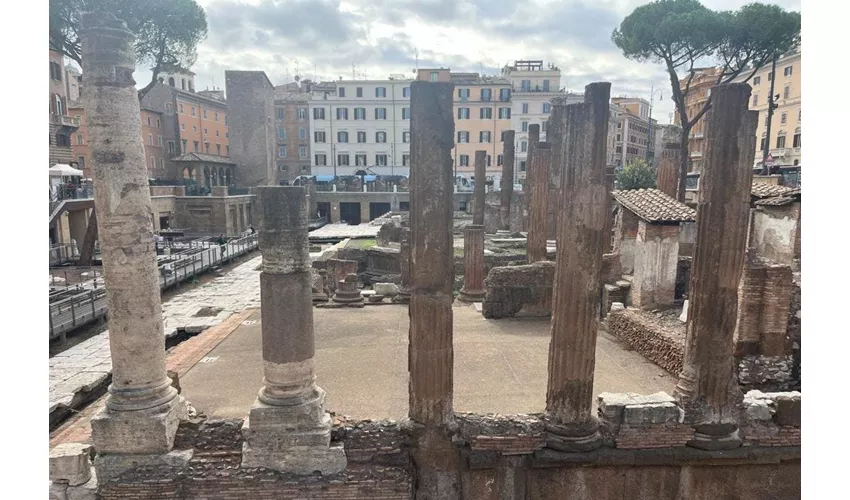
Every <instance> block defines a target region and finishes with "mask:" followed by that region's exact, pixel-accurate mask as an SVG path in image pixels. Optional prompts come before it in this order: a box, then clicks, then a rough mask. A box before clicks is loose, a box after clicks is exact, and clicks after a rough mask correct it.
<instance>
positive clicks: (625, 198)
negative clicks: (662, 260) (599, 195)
mask: <svg viewBox="0 0 850 500" xmlns="http://www.w3.org/2000/svg"><path fill="white" fill-rule="evenodd" d="M612 194H613V195H614V199H616V200H617V201H618V202H619V203H620V204H621V205H623V206H624V207H626V208H627V209H629V210H630V211H632V212H633V213H634V214H635V215H637V216H638V217H640V218H641V219H643V220H645V221H647V222H652V223H663V222H693V221H695V220H696V217H697V212H696V210H694V209H692V208H690V207H689V206H687V205H685V204H684V203H680V202H678V201H676V200H675V199H674V198H671V197H670V196H667V195H666V194H664V193H663V192H661V191H659V190H658V189H629V190H617V191H614V192H613V193H612Z"/></svg>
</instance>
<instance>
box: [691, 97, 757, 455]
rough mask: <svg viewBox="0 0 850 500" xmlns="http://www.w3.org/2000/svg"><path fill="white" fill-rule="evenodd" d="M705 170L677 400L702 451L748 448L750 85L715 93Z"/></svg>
mask: <svg viewBox="0 0 850 500" xmlns="http://www.w3.org/2000/svg"><path fill="white" fill-rule="evenodd" d="M711 99H712V108H711V111H709V113H708V116H707V119H708V122H707V127H706V128H707V131H706V136H707V137H706V149H705V168H703V171H702V175H701V178H700V196H699V202H698V205H697V237H696V245H695V250H694V260H693V265H692V267H691V283H690V289H689V290H690V291H689V301H688V304H689V306H688V323H687V333H686V337H685V357H684V362H683V367H682V373H681V375H680V376H679V383H678V384H677V385H676V391H675V396H676V397H677V399H679V401H680V403H681V405H682V407H683V408H684V409H685V419H686V420H685V423H689V424H691V425H692V426H693V427H694V428H695V429H696V433H695V434H694V440H693V441H692V442H691V443H689V444H690V445H691V446H694V447H696V448H704V449H728V448H735V447H738V446H740V445H741V439H740V438H739V437H738V429H737V406H738V403H739V402H740V398H741V391H740V389H739V388H738V383H737V380H736V379H735V367H734V358H733V349H734V333H735V322H736V316H737V312H738V284H739V282H740V280H741V273H742V271H743V267H744V258H745V253H746V249H747V229H748V224H747V222H748V220H749V211H750V191H751V184H752V178H753V169H752V166H753V160H754V157H755V151H756V144H755V140H756V139H755V137H756V124H757V123H758V113H757V112H755V111H749V110H748V109H747V107H748V104H747V103H748V102H749V100H750V86H749V85H747V84H745V83H732V84H727V85H719V86H717V87H714V88H713V89H711Z"/></svg>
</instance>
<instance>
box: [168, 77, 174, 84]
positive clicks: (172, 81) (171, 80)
mask: <svg viewBox="0 0 850 500" xmlns="http://www.w3.org/2000/svg"><path fill="white" fill-rule="evenodd" d="M168 84H169V85H171V86H172V87H173V86H174V77H173V76H169V77H168Z"/></svg>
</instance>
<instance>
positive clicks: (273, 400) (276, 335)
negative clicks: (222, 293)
mask: <svg viewBox="0 0 850 500" xmlns="http://www.w3.org/2000/svg"><path fill="white" fill-rule="evenodd" d="M254 189H255V192H256V194H257V198H256V201H257V205H258V206H259V221H258V222H259V223H258V230H259V241H260V252H261V253H262V256H263V268H262V272H261V273H260V300H261V307H260V310H261V312H262V330H263V374H264V377H263V388H262V389H260V393H259V395H258V396H257V399H256V401H254V405H253V406H252V407H251V410H250V413H249V415H248V418H247V419H246V420H245V424H244V425H243V426H242V434H243V435H244V437H245V443H244V444H243V447H242V466H243V467H266V468H269V469H275V470H278V471H281V472H288V473H293V474H312V473H313V472H314V471H321V472H322V474H333V473H335V472H339V471H341V470H343V469H344V468H345V466H346V459H345V451H344V450H343V448H342V445H341V444H339V445H331V444H330V442H331V417H330V415H328V414H327V413H325V410H324V401H325V392H324V391H323V390H322V389H321V388H319V387H318V386H317V385H316V382H315V375H314V374H313V355H314V351H315V349H314V339H313V307H312V293H311V287H310V279H311V272H310V268H311V265H310V254H309V251H308V248H309V244H308V241H307V198H306V196H305V192H304V188H303V187H300V186H262V187H257V188H254Z"/></svg>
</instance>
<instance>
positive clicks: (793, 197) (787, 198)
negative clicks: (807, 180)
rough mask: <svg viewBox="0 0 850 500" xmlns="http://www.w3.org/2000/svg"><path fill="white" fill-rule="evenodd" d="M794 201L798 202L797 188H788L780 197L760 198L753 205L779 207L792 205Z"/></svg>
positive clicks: (798, 192) (798, 193) (798, 191)
mask: <svg viewBox="0 0 850 500" xmlns="http://www.w3.org/2000/svg"><path fill="white" fill-rule="evenodd" d="M780 187H782V186H780ZM795 201H800V189H799V188H788V191H785V192H784V193H783V194H782V196H772V197H770V198H762V199H760V200H758V201H756V202H755V204H756V205H757V206H760V207H781V206H782V205H788V204H790V203H794V202H795Z"/></svg>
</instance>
